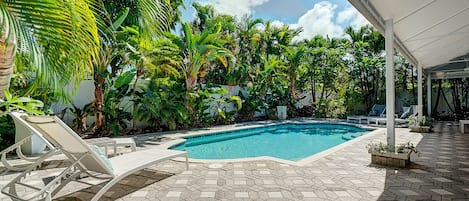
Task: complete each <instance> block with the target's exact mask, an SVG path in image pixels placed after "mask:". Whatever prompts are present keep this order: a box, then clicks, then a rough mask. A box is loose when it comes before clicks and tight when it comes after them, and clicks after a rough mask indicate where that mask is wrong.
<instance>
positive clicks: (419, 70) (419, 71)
mask: <svg viewBox="0 0 469 201" xmlns="http://www.w3.org/2000/svg"><path fill="white" fill-rule="evenodd" d="M417 65H418V66H417V107H418V108H417V113H418V119H419V120H421V119H422V117H423V86H422V85H423V83H422V79H423V72H422V71H423V69H422V65H421V64H417Z"/></svg>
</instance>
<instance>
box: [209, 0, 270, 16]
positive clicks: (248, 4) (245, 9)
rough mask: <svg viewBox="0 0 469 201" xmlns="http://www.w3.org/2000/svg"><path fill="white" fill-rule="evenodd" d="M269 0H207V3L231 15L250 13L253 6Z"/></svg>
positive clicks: (217, 10)
mask: <svg viewBox="0 0 469 201" xmlns="http://www.w3.org/2000/svg"><path fill="white" fill-rule="evenodd" d="M268 1H269V0H236V1H232V0H230V1H227V0H209V1H208V4H211V5H213V7H214V8H215V11H216V12H218V13H222V14H228V15H232V16H243V15H246V14H247V15H250V14H252V11H253V8H254V7H256V6H259V5H262V4H264V3H266V2H268Z"/></svg>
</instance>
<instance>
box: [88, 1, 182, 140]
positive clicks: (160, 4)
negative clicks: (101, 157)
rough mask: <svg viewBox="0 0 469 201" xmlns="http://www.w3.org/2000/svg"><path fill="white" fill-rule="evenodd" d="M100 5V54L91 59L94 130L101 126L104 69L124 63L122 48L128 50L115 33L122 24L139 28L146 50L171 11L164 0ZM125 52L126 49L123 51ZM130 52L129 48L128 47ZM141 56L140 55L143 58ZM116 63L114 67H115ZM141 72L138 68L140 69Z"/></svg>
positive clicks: (140, 43) (168, 24)
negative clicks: (92, 61)
mask: <svg viewBox="0 0 469 201" xmlns="http://www.w3.org/2000/svg"><path fill="white" fill-rule="evenodd" d="M101 3H102V6H101V7H99V8H98V10H99V15H97V18H98V22H100V23H98V25H99V30H100V35H99V39H100V40H101V47H100V50H99V56H98V57H97V59H96V60H95V62H94V64H93V65H94V75H93V76H94V84H95V92H94V95H95V116H96V122H95V132H96V133H99V132H101V131H102V129H103V126H104V117H103V111H104V107H105V105H104V91H105V83H106V73H107V68H108V67H109V66H111V68H113V69H116V68H118V67H119V66H121V65H122V64H124V63H123V62H124V61H123V59H125V57H123V56H122V55H121V54H122V48H120V47H122V46H123V47H125V48H126V49H128V48H127V47H128V45H126V44H122V43H125V42H126V41H122V40H119V39H118V36H117V32H118V30H119V29H120V28H121V27H122V26H137V27H138V30H137V32H138V34H137V35H138V36H139V38H138V47H136V48H139V49H140V48H141V49H149V48H150V46H151V41H152V40H154V39H157V38H158V37H160V36H162V35H163V33H164V32H165V31H167V30H168V29H169V28H170V27H171V26H172V22H170V21H168V20H167V19H168V18H169V15H170V14H171V13H172V12H173V10H172V8H171V5H170V2H169V1H167V0H157V1H153V0H135V1H125V0H117V1H114V0H101ZM124 51H126V50H124ZM127 51H130V50H127ZM142 58H143V57H142ZM116 65H117V66H116ZM139 70H140V71H141V69H139Z"/></svg>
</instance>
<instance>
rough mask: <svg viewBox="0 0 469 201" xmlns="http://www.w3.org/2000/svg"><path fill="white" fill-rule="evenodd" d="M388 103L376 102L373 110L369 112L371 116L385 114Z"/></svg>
mask: <svg viewBox="0 0 469 201" xmlns="http://www.w3.org/2000/svg"><path fill="white" fill-rule="evenodd" d="M385 112H386V105H381V104H374V105H373V107H372V108H371V111H370V112H369V113H368V116H370V117H381V116H382V115H383V114H384V115H386V113H385Z"/></svg>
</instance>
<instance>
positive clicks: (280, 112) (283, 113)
mask: <svg viewBox="0 0 469 201" xmlns="http://www.w3.org/2000/svg"><path fill="white" fill-rule="evenodd" d="M277 117H278V119H280V120H285V119H287V106H277Z"/></svg>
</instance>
